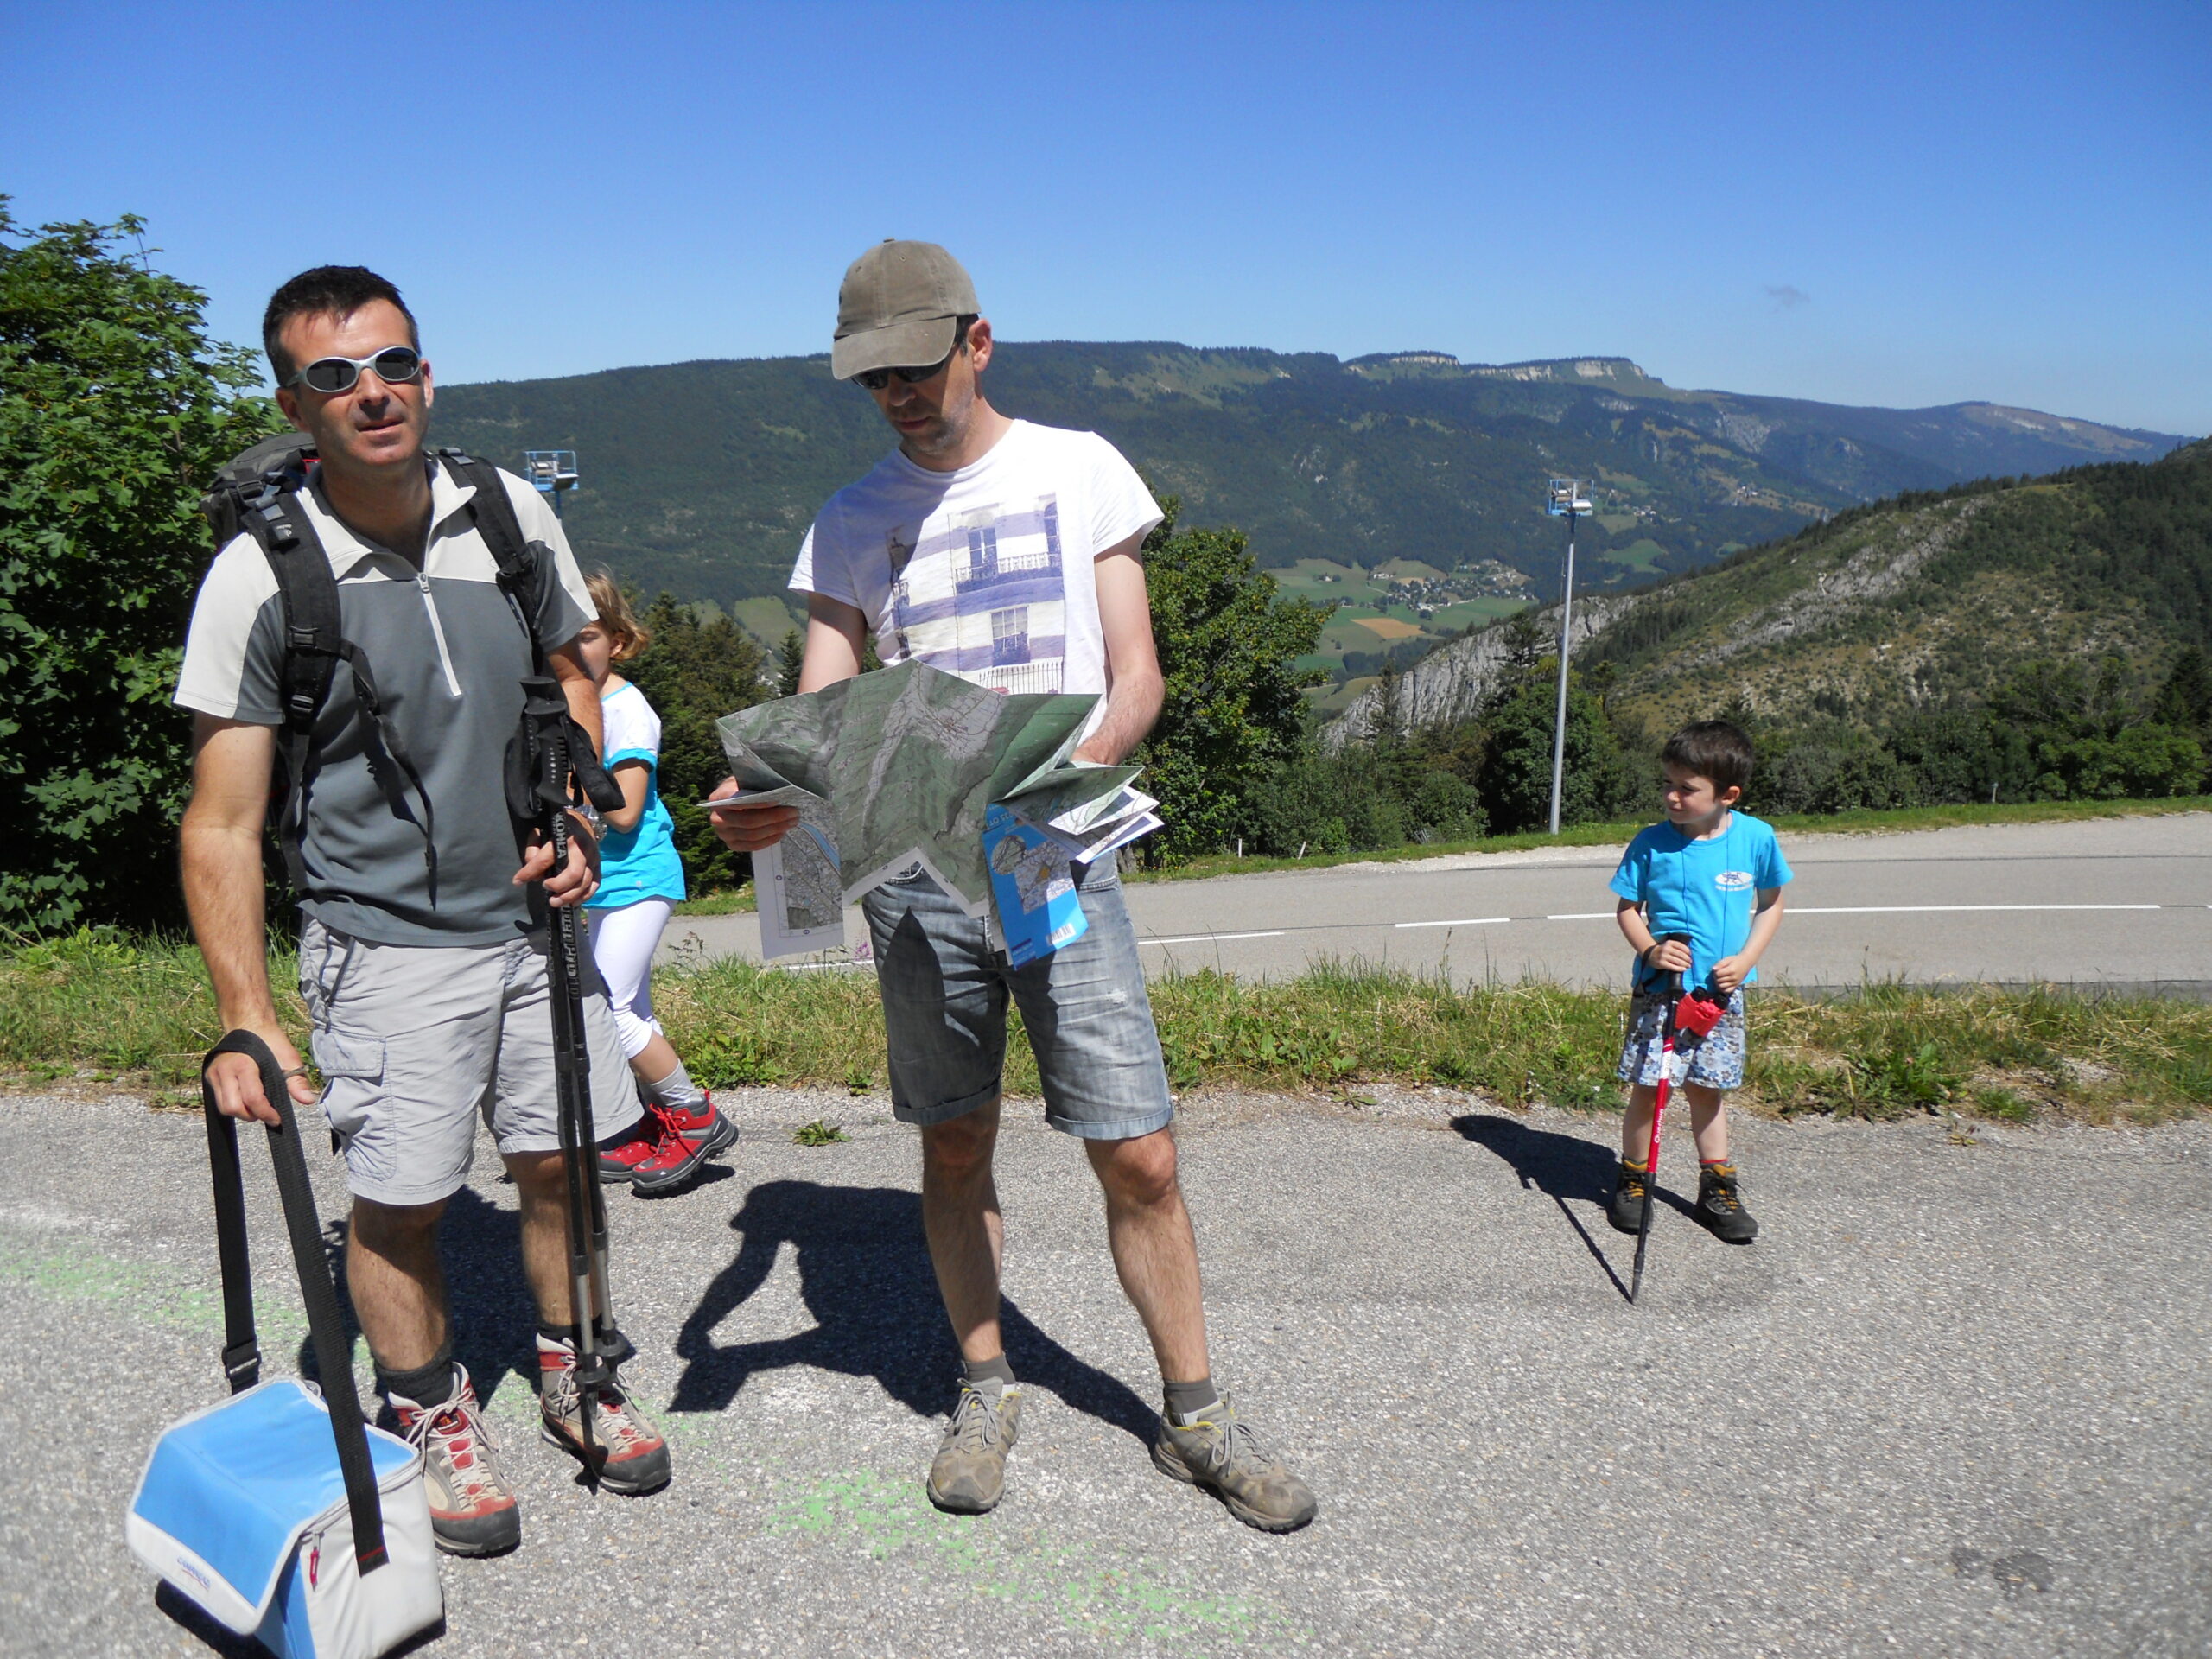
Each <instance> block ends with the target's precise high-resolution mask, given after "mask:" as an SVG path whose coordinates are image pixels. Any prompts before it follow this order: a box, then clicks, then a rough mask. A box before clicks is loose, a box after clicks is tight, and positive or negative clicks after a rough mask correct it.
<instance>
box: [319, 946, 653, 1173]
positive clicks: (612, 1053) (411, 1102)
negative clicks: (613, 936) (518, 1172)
mask: <svg viewBox="0 0 2212 1659" xmlns="http://www.w3.org/2000/svg"><path fill="white" fill-rule="evenodd" d="M584 969H585V994H584V1036H585V1039H586V1041H587V1042H588V1044H589V1045H590V1047H591V1106H592V1116H593V1117H594V1124H593V1131H594V1134H595V1135H598V1136H599V1137H600V1138H601V1139H602V1140H603V1139H605V1138H606V1137H607V1135H612V1134H613V1133H614V1132H615V1131H616V1130H618V1129H624V1128H628V1127H629V1126H630V1125H631V1124H632V1123H634V1122H637V1121H638V1119H639V1116H640V1115H641V1111H640V1108H639V1104H638V1091H637V1088H636V1085H635V1084H632V1081H631V1077H630V1066H629V1062H628V1061H626V1060H625V1059H624V1058H622V1045H621V1041H620V1039H619V1038H618V1037H617V1036H616V1034H615V1031H614V1020H613V1015H612V1014H609V1013H608V1012H607V994H606V992H605V990H604V989H603V988H601V985H600V982H599V976H598V975H597V973H596V972H595V971H594V969H592V967H591V951H590V949H589V948H588V946H587V947H586V949H585V951H584ZM546 978H547V976H546V965H545V936H544V935H543V934H542V933H541V934H536V935H532V936H531V937H529V938H515V939H512V940H511V941H509V942H508V943H506V944H462V945H416V944H376V943H374V942H372V941H371V940H368V939H358V938H353V937H351V936H350V935H348V934H344V933H336V932H333V931H331V930H330V929H328V928H327V927H325V926H324V925H322V924H321V922H317V921H314V920H310V921H308V924H307V925H306V927H305V928H304V929H303V930H302V932H301V935H300V995H302V997H304V998H305V999H306V1000H307V1005H308V1020H310V1021H312V1022H313V1025H314V1030H313V1031H312V1032H311V1033H309V1038H308V1046H309V1049H310V1050H311V1052H313V1054H314V1056H315V1069H316V1070H317V1071H320V1072H321V1073H322V1077H323V1089H322V1112H323V1116H324V1117H325V1118H327V1120H328V1122H329V1124H330V1127H331V1129H332V1130H333V1132H334V1133H335V1134H336V1135H338V1137H339V1141H340V1146H341V1147H343V1149H344V1152H345V1155H346V1188H347V1190H348V1191H350V1192H353V1195H354V1196H355V1197H357V1198H369V1199H372V1200H373V1201H375V1202H376V1203H378V1204H391V1205H413V1204H435V1203H436V1202H438V1200H440V1199H441V1198H450V1197H451V1196H452V1195H453V1194H454V1192H458V1191H460V1189H461V1184H462V1182H464V1181H466V1180H467V1179H468V1167H469V1164H470V1163H471V1161H472V1160H474V1155H475V1148H476V1122H477V1119H478V1118H479V1117H481V1118H482V1119H483V1121H484V1122H485V1123H486V1125H487V1126H488V1127H489V1128H490V1129H491V1131H492V1138H493V1142H494V1143H495V1144H496V1145H497V1146H498V1147H499V1152H500V1154H502V1155H503V1156H504V1155H505V1154H511V1153H521V1152H553V1151H556V1150H558V1149H559V1147H560V1145H561V1134H560V1122H559V1104H558V1102H557V1100H556V1096H555V1093H554V1082H553V1020H552V1013H551V1005H550V1000H549V997H548V995H547V984H546Z"/></svg>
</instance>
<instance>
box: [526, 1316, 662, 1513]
mask: <svg viewBox="0 0 2212 1659" xmlns="http://www.w3.org/2000/svg"><path fill="white" fill-rule="evenodd" d="M597 1404H598V1408H599V1415H598V1418H597V1421H594V1423H593V1424H592V1426H591V1451H590V1453H589V1454H588V1455H587V1454H586V1452H585V1451H584V1437H583V1411H582V1402H581V1401H579V1400H578V1399H577V1397H576V1354H575V1349H573V1348H571V1347H569V1345H568V1344H566V1343H563V1344H561V1346H559V1347H558V1348H552V1349H548V1348H545V1347H543V1346H541V1347H540V1348H539V1349H538V1351H537V1409H538V1419H539V1421H538V1428H539V1432H540V1433H543V1435H544V1436H545V1439H546V1441H547V1443H548V1444H550V1445H553V1446H559V1447H560V1448H561V1449H562V1450H563V1452H567V1453H568V1454H569V1456H570V1457H573V1458H575V1459H578V1460H580V1461H581V1462H582V1463H583V1465H584V1466H585V1467H586V1468H587V1469H588V1470H590V1471H593V1472H594V1474H595V1475H596V1477H597V1478H598V1482H599V1484H601V1486H604V1487H605V1488H606V1489H607V1491H610V1492H620V1493H622V1494H623V1495H624V1496H626V1497H637V1496H638V1495H639V1494H640V1493H644V1492H657V1491H659V1490H660V1489H661V1488H662V1487H664V1486H665V1485H667V1484H668V1478H669V1464H668V1443H667V1442H666V1441H665V1440H662V1439H661V1437H660V1435H659V1433H658V1432H657V1431H656V1430H655V1429H654V1427H653V1426H652V1423H651V1422H650V1421H647V1419H646V1417H645V1413H643V1412H642V1411H639V1409H638V1408H637V1407H636V1406H634V1405H632V1403H631V1402H630V1395H629V1393H628V1391H627V1390H626V1389H624V1388H623V1387H622V1384H621V1382H620V1378H616V1379H615V1380H613V1382H611V1383H609V1384H608V1385H607V1387H606V1388H603V1389H600V1390H599V1395H598V1401H597Z"/></svg>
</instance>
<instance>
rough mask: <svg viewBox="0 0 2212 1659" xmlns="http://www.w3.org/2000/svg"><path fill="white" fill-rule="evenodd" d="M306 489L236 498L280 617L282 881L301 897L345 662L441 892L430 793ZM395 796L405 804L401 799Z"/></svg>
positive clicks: (283, 477) (278, 480) (286, 480)
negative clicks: (330, 702)
mask: <svg viewBox="0 0 2212 1659" xmlns="http://www.w3.org/2000/svg"><path fill="white" fill-rule="evenodd" d="M305 485H306V478H305V475H304V474H302V473H298V472H284V473H281V474H277V473H272V474H267V475H265V476H264V478H263V479H262V480H261V481H260V486H259V487H258V488H257V489H256V490H254V491H251V492H250V493H241V494H240V497H239V508H240V511H239V518H238V526H239V528H240V529H241V530H243V531H245V533H246V534H247V535H250V536H251V537H253V539H254V542H255V543H256V544H257V545H258V546H259V547H260V549H261V551H262V555H263V556H264V558H266V559H267V560H268V561H269V569H270V574H271V575H274V576H275V577H276V579H277V595H278V597H279V599H280V600H281V601H282V602H283V610H284V624H283V626H284V634H283V658H282V659H281V662H280V664H279V667H278V671H277V696H278V702H279V703H280V705H281V707H282V708H283V725H281V726H280V727H279V728H277V748H278V752H279V753H280V754H281V756H282V758H283V765H284V804H283V810H281V811H280V812H279V813H278V815H277V846H278V847H279V848H280V849H282V851H283V855H284V874H286V876H287V877H289V880H290V881H291V884H292V890H293V892H295V893H299V894H301V895H302V896H304V895H305V894H306V893H307V869H306V866H305V864H304V862H303V861H302V858H301V854H300V846H301V842H302V840H303V839H304V838H305V836H306V828H307V827H306V824H305V822H304V816H303V815H304V807H305V803H306V799H307V785H308V776H309V774H310V772H311V771H312V769H313V767H314V764H315V721H316V719H317V717H318V716H319V715H321V712H322V705H323V703H324V702H326V701H327V699H328V698H329V696H330V686H331V682H332V681H333V680H334V679H335V678H336V677H337V674H338V664H340V662H341V661H343V662H344V663H345V664H346V667H347V668H348V669H349V670H350V671H352V674H353V695H354V700H355V701H356V702H359V704H360V706H361V712H362V714H363V715H365V716H366V717H367V719H368V720H369V721H370V723H371V724H372V726H374V727H375V728H376V734H377V738H378V741H379V742H380V743H381V744H382V745H383V747H384V751H385V753H386V754H387V755H389V756H390V757H391V761H392V764H393V765H394V766H397V767H398V768H399V770H400V772H402V773H403V774H404V776H405V778H406V780H407V782H408V783H409V784H410V785H413V787H414V791H415V797H416V800H417V801H419V802H420V803H421V804H422V813H421V816H420V817H417V818H416V820H415V826H416V829H420V830H421V831H422V832H423V867H424V868H426V869H427V870H428V871H429V876H430V883H431V887H432V889H433V890H434V891H435V887H436V885H437V841H436V837H435V835H434V834H433V832H432V827H431V807H430V791H429V789H428V788H427V787H426V786H425V785H423V776H422V773H421V772H419V771H417V770H416V766H415V761H414V758H413V757H412V756H411V755H410V754H409V753H408V752H407V747H406V745H405V744H404V742H402V741H401V740H400V736H399V732H398V728H397V727H395V726H394V725H393V724H392V722H391V716H390V715H387V714H386V713H385V708H384V700H383V698H382V697H381V696H379V695H378V691H377V682H376V676H375V674H374V673H373V672H372V671H371V670H370V667H369V659H368V658H367V656H366V655H365V654H364V653H363V652H362V651H361V648H360V647H359V645H355V644H354V643H353V641H352V640H350V639H346V632H345V626H344V615H343V613H342V611H341V610H340V606H339V599H338V578H337V577H336V576H335V575H333V574H332V572H331V569H330V558H329V556H328V555H327V553H325V552H324V550H323V545H322V537H321V536H320V535H318V534H317V533H316V531H315V521H314V520H313V519H312V518H309V516H308V514H307V513H306V512H304V511H302V508H301V506H300V492H301V490H302V488H304V487H305ZM394 799H395V801H397V800H398V799H400V798H399V797H397V796H396V795H395V796H394ZM395 810H397V809H395Z"/></svg>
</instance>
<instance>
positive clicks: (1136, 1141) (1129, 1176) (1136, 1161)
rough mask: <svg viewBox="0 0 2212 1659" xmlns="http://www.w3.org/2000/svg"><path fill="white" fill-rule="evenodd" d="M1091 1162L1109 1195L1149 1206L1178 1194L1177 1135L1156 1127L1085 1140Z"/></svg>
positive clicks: (1145, 1206) (1130, 1203)
mask: <svg viewBox="0 0 2212 1659" xmlns="http://www.w3.org/2000/svg"><path fill="white" fill-rule="evenodd" d="M1084 1149H1085V1150H1086V1151H1088V1152H1089V1153H1090V1166H1091V1167H1092V1168H1093V1169H1095V1170H1096V1171H1097V1172H1098V1183H1099V1185H1101V1186H1103V1187H1104V1188H1105V1189H1106V1193H1107V1196H1108V1197H1109V1198H1113V1199H1115V1200H1116V1201H1117V1202H1119V1203H1122V1204H1128V1205H1138V1206H1140V1207H1141V1208H1146V1209H1149V1208H1151V1207H1152V1206H1154V1205H1160V1204H1165V1203H1166V1202H1167V1201H1168V1200H1169V1199H1170V1198H1173V1197H1174V1196H1175V1193H1176V1191H1177V1183H1176V1179H1175V1135H1174V1132H1173V1130H1171V1129H1154V1131H1153V1132H1152V1133H1151V1134H1150V1135H1137V1136H1135V1137H1134V1138H1133V1139H1131V1140H1128V1141H1085V1142H1084Z"/></svg>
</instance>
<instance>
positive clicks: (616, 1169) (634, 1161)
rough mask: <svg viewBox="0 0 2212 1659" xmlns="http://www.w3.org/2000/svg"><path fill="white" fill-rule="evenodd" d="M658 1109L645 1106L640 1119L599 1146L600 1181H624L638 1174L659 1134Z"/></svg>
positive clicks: (656, 1142)
mask: <svg viewBox="0 0 2212 1659" xmlns="http://www.w3.org/2000/svg"><path fill="white" fill-rule="evenodd" d="M661 1111H662V1108H661V1107H658V1106H655V1105H652V1104H651V1103H648V1104H647V1105H646V1107H645V1116H643V1117H640V1118H639V1120H638V1121H637V1122H635V1123H632V1125H631V1126H630V1127H629V1128H626V1129H623V1130H621V1131H620V1132H619V1133H617V1134H614V1135H608V1136H607V1139H606V1140H604V1141H601V1142H600V1143H599V1179H601V1180H602V1181H626V1180H628V1179H630V1178H631V1177H632V1176H633V1175H635V1174H636V1173H638V1166H639V1164H642V1163H644V1162H645V1160H646V1159H648V1158H650V1157H652V1155H653V1154H654V1152H655V1151H656V1150H658V1147H659V1146H660V1138H661V1135H662V1133H663V1131H662V1127H661V1122H660V1117H659V1116H658V1115H659V1113H660V1112H661Z"/></svg>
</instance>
